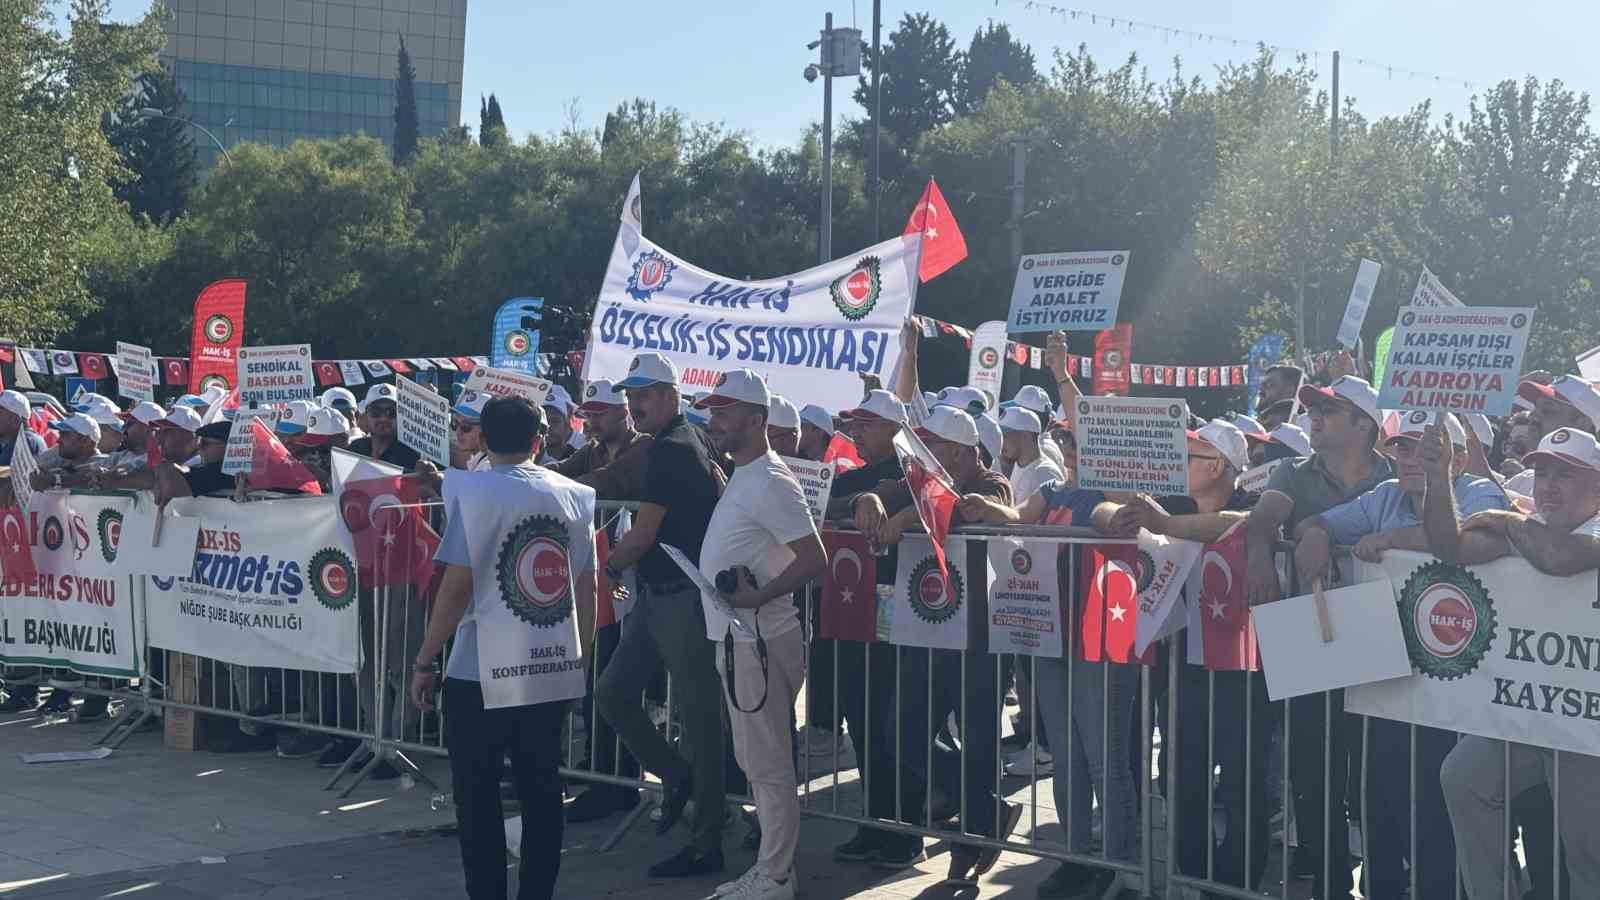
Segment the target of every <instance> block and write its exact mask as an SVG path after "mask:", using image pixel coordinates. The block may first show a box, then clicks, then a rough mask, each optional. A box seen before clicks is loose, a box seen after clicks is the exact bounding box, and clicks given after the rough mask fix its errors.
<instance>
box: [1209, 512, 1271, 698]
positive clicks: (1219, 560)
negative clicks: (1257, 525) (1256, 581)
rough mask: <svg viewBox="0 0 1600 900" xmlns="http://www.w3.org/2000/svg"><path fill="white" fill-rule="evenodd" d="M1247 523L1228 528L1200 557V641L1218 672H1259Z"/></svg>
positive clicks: (1259, 656) (1212, 666)
mask: <svg viewBox="0 0 1600 900" xmlns="http://www.w3.org/2000/svg"><path fill="white" fill-rule="evenodd" d="M1244 533H1245V528H1244V523H1243V522H1240V523H1239V524H1237V525H1235V526H1233V527H1232V528H1230V529H1228V533H1227V534H1224V535H1223V536H1222V537H1221V538H1219V539H1218V540H1217V542H1216V543H1214V544H1208V545H1206V549H1205V553H1204V554H1202V555H1201V557H1200V591H1199V594H1200V598H1199V605H1198V608H1197V609H1196V612H1197V613H1198V615H1199V617H1200V642H1201V645H1202V646H1203V647H1204V649H1205V667H1206V668H1208V669H1210V670H1212V671H1214V672H1258V671H1260V670H1261V655H1260V652H1259V651H1258V650H1257V648H1256V629H1255V623H1254V622H1253V621H1251V618H1250V605H1249V604H1248V603H1247V602H1245V596H1244V571H1245V560H1246V556H1245V543H1244V538H1245V534H1244Z"/></svg>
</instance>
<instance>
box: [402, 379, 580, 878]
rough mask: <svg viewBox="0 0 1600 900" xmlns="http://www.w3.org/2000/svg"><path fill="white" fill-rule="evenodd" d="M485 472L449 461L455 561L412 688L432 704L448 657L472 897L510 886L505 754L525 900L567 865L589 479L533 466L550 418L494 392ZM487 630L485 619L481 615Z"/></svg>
mask: <svg viewBox="0 0 1600 900" xmlns="http://www.w3.org/2000/svg"><path fill="white" fill-rule="evenodd" d="M479 423H480V427H481V429H482V433H483V444H484V448H485V449H486V450H487V451H488V454H489V466H488V468H487V470H483V471H476V472H468V471H465V470H460V469H451V470H450V471H449V472H448V473H446V475H445V479H444V500H445V509H446V513H447V515H448V525H447V526H446V529H445V533H444V539H443V541H442V542H441V544H440V546H439V552H438V554H437V557H436V558H437V559H438V560H439V561H440V562H442V563H444V564H445V565H446V567H447V568H446V569H445V574H444V579H443V581H442V582H441V583H440V585H439V594H438V598H437V599H436V600H435V601H434V607H433V618H432V619H431V620H430V621H429V622H428V634H427V637H426V639H424V641H423V644H422V648H421V649H420V650H418V651H417V656H416V660H415V665H414V674H413V676H412V679H411V699H412V701H413V702H414V703H416V705H417V706H418V707H420V708H422V709H433V708H434V701H435V693H436V689H437V687H438V678H439V664H438V659H439V654H440V651H441V650H443V648H444V644H445V641H446V639H448V638H449V637H450V635H451V634H452V633H454V634H455V643H454V645H453V648H452V650H451V653H450V658H449V660H448V662H447V664H446V666H445V670H444V676H445V678H444V689H443V695H444V698H445V703H446V705H447V706H448V707H449V710H450V714H449V715H448V716H446V717H445V744H446V746H447V747H449V750H450V778H451V783H452V787H453V789H454V791H455V808H456V824H457V826H458V834H459V836H460V841H461V866H462V868H463V869H464V870H465V872H466V882H467V891H466V893H467V896H468V897H470V898H472V900H503V898H504V897H505V896H506V875H505V873H506V841H505V825H504V821H505V819H504V814H503V812H502V810H501V807H500V772H501V767H502V765H503V760H504V759H505V758H506V756H507V755H508V754H509V756H510V758H511V769H512V777H513V779H514V780H515V782H516V786H517V796H518V799H519V800H520V801H521V804H522V821H523V823H524V824H523V831H522V849H521V858H522V864H521V868H520V870H519V877H518V889H517V897H518V898H519V900H549V898H551V897H553V896H555V884H556V875H557V873H558V872H559V871H560V870H561V834H562V826H563V823H564V821H565V819H564V817H563V816H562V810H561V775H560V773H559V771H558V767H559V766H560V763H561V726H562V723H563V721H564V720H565V717H566V715H567V709H568V702H567V701H569V700H573V699H576V698H578V697H582V696H583V694H584V678H585V675H584V672H585V666H584V658H585V657H586V656H587V655H588V652H589V641H590V639H591V636H592V633H593V630H594V602H595V601H594V596H595V549H594V505H595V495H594V490H593V489H592V488H587V487H584V486H582V485H580V484H578V483H577V482H575V481H572V480H570V479H568V478H566V477H564V476H562V475H558V474H556V473H554V472H551V471H549V470H548V469H544V468H541V467H539V466H536V465H534V464H533V460H534V458H535V457H536V456H537V455H538V453H539V450H540V445H541V444H542V443H543V438H544V434H545V424H544V417H543V414H542V413H541V412H540V410H539V408H538V407H537V406H534V405H533V404H532V403H530V402H528V401H527V400H526V399H524V398H521V397H496V398H495V399H493V400H490V401H489V402H488V403H487V404H485V405H484V407H483V413H482V418H481V419H480V420H479ZM480 624H481V625H482V626H483V627H482V628H479V625H480Z"/></svg>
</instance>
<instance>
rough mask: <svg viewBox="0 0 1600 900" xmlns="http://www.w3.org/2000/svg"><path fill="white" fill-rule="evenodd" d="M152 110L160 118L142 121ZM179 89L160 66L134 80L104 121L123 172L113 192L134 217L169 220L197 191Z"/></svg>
mask: <svg viewBox="0 0 1600 900" xmlns="http://www.w3.org/2000/svg"><path fill="white" fill-rule="evenodd" d="M144 109H155V110H159V111H160V112H161V116H160V117H155V116H151V117H149V118H145V117H142V116H141V115H140V111H141V110H144ZM184 118H185V115H184V111H183V91H182V90H181V89H180V88H179V87H178V81H177V79H175V78H173V77H172V72H171V70H169V69H167V68H166V67H161V68H158V69H156V70H155V71H153V72H147V73H145V74H143V75H140V76H139V77H138V78H137V79H135V80H134V89H133V91H132V92H131V93H129V94H128V96H127V98H126V99H125V100H124V101H123V102H122V103H121V105H120V106H119V107H118V108H117V109H116V110H115V111H114V112H112V113H110V114H108V115H107V116H106V119H105V130H106V137H107V139H108V140H110V142H111V146H112V147H114V148H116V151H117V156H118V158H119V160H120V162H121V163H122V166H123V168H124V169H125V170H126V172H125V173H124V174H120V175H117V176H114V177H113V179H112V183H111V187H112V191H113V192H114V193H115V194H116V197H117V199H118V200H121V201H122V202H124V203H126V204H128V210H129V211H130V212H132V213H133V214H134V215H135V216H144V217H146V218H148V219H150V220H151V221H152V222H168V221H171V220H172V219H174V218H176V217H177V216H179V215H182V213H183V211H184V209H185V208H187V207H188V205H189V195H190V194H191V193H192V192H193V191H194V188H195V150H194V138H193V136H192V135H191V134H190V133H189V132H190V129H191V127H192V126H190V125H189V124H188V123H187V122H185V121H184Z"/></svg>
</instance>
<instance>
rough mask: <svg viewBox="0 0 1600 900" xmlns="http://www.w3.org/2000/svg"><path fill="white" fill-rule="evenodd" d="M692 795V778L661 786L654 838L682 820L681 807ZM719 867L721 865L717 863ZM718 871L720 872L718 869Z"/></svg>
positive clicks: (668, 782) (669, 782)
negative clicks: (658, 818) (659, 813)
mask: <svg viewBox="0 0 1600 900" xmlns="http://www.w3.org/2000/svg"><path fill="white" fill-rule="evenodd" d="M692 793H694V778H693V777H689V778H683V779H680V780H678V781H667V782H663V783H662V785H661V821H659V822H657V823H656V837H660V836H662V835H664V834H666V833H667V832H669V831H671V830H672V826H674V825H676V824H678V820H679V819H681V818H683V807H684V805H685V804H687V803H688V802H689V795H690V794H692ZM718 865H719V866H720V865H721V863H720V862H719V863H718ZM718 871H721V870H720V869H719V870H718Z"/></svg>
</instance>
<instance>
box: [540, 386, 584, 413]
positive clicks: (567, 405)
mask: <svg viewBox="0 0 1600 900" xmlns="http://www.w3.org/2000/svg"><path fill="white" fill-rule="evenodd" d="M540 405H541V406H548V407H551V408H552V409H555V410H557V411H558V412H560V413H561V414H562V415H563V416H571V415H572V411H573V409H575V408H576V407H577V405H578V404H576V403H573V402H572V395H571V394H569V393H567V389H566V388H564V387H562V386H561V385H559V384H552V385H550V393H549V394H548V395H547V396H546V397H545V398H544V403H542V404H540Z"/></svg>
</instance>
